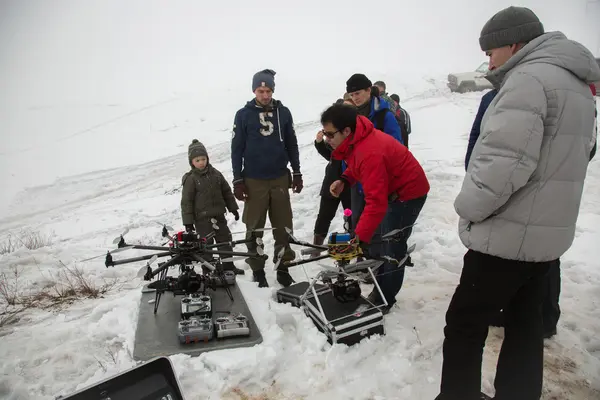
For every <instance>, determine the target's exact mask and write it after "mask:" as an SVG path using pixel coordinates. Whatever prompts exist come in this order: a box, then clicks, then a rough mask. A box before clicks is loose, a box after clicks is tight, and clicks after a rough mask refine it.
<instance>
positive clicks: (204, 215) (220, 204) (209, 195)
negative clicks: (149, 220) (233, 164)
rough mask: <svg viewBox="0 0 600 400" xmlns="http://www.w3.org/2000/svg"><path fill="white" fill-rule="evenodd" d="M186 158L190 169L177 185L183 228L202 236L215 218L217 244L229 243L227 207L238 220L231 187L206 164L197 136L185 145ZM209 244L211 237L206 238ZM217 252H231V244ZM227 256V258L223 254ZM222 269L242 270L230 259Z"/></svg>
mask: <svg viewBox="0 0 600 400" xmlns="http://www.w3.org/2000/svg"><path fill="white" fill-rule="evenodd" d="M188 160H189V163H190V166H191V167H192V169H191V170H190V171H188V172H186V173H185V174H184V175H183V177H182V179H181V184H182V185H183V190H182V192H181V217H182V219H183V225H184V226H185V228H186V230H187V231H193V230H194V225H195V226H196V232H198V233H199V234H200V235H201V236H206V235H208V234H209V233H211V232H212V231H213V230H214V229H213V227H212V225H213V224H212V222H211V219H212V218H214V219H215V220H217V225H218V226H219V229H218V230H217V231H216V232H215V233H216V235H215V237H214V239H216V241H217V243H221V242H230V241H231V240H232V238H231V231H230V230H229V227H228V226H227V220H226V219H225V214H226V212H227V210H229V212H231V213H232V214H233V215H234V216H235V220H236V221H237V220H239V219H240V214H239V212H238V209H239V207H238V205H237V202H236V201H235V197H234V196H233V192H232V191H231V186H229V183H227V181H226V180H225V178H224V177H223V174H221V172H219V171H218V170H217V169H216V168H215V167H213V166H212V165H211V164H210V163H209V159H208V153H207V151H206V147H204V145H203V144H202V143H201V142H199V141H198V140H197V139H194V140H192V143H191V144H190V146H189V147H188ZM209 242H210V243H213V239H211V240H209ZM219 250H221V251H232V249H231V246H228V245H225V246H220V247H219ZM224 258H227V257H224ZM223 268H224V269H225V270H231V271H235V273H236V274H238V275H239V274H244V270H242V269H239V268H236V267H235V265H234V264H233V262H226V263H223Z"/></svg>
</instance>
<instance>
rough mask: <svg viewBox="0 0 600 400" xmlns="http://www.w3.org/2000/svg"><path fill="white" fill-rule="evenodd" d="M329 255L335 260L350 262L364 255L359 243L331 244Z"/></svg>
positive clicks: (328, 249)
mask: <svg viewBox="0 0 600 400" xmlns="http://www.w3.org/2000/svg"><path fill="white" fill-rule="evenodd" d="M327 253H328V254H329V255H330V256H331V257H332V258H333V259H335V260H338V261H350V260H353V259H355V258H357V257H360V256H361V255H362V249H361V248H360V246H359V245H358V243H329V244H328V245H327Z"/></svg>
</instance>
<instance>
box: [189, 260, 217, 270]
mask: <svg viewBox="0 0 600 400" xmlns="http://www.w3.org/2000/svg"><path fill="white" fill-rule="evenodd" d="M200 259H201V260H202V261H192V265H198V264H200V265H202V266H203V267H205V268H208V270H209V271H214V270H215V269H216V268H215V266H214V265H212V264H211V263H209V262H208V261H206V260H205V259H203V258H200Z"/></svg>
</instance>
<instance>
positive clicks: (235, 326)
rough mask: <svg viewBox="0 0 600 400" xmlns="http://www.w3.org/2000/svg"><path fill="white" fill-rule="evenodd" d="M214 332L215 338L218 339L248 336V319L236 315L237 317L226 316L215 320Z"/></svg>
mask: <svg viewBox="0 0 600 400" xmlns="http://www.w3.org/2000/svg"><path fill="white" fill-rule="evenodd" d="M215 330H216V332H217V338H220V339H222V338H228V337H235V336H248V335H250V328H249V327H248V318H246V317H245V316H244V315H238V316H237V317H232V316H227V317H219V318H217V319H216V320H215Z"/></svg>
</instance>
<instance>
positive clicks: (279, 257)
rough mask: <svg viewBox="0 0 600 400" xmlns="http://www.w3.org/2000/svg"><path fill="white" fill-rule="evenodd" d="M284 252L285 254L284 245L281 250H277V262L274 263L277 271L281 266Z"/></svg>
mask: <svg viewBox="0 0 600 400" xmlns="http://www.w3.org/2000/svg"><path fill="white" fill-rule="evenodd" d="M284 254H285V247H282V248H281V250H279V251H278V252H277V262H275V263H274V264H273V271H277V269H278V268H279V265H280V264H281V260H282V258H283V255H284Z"/></svg>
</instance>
